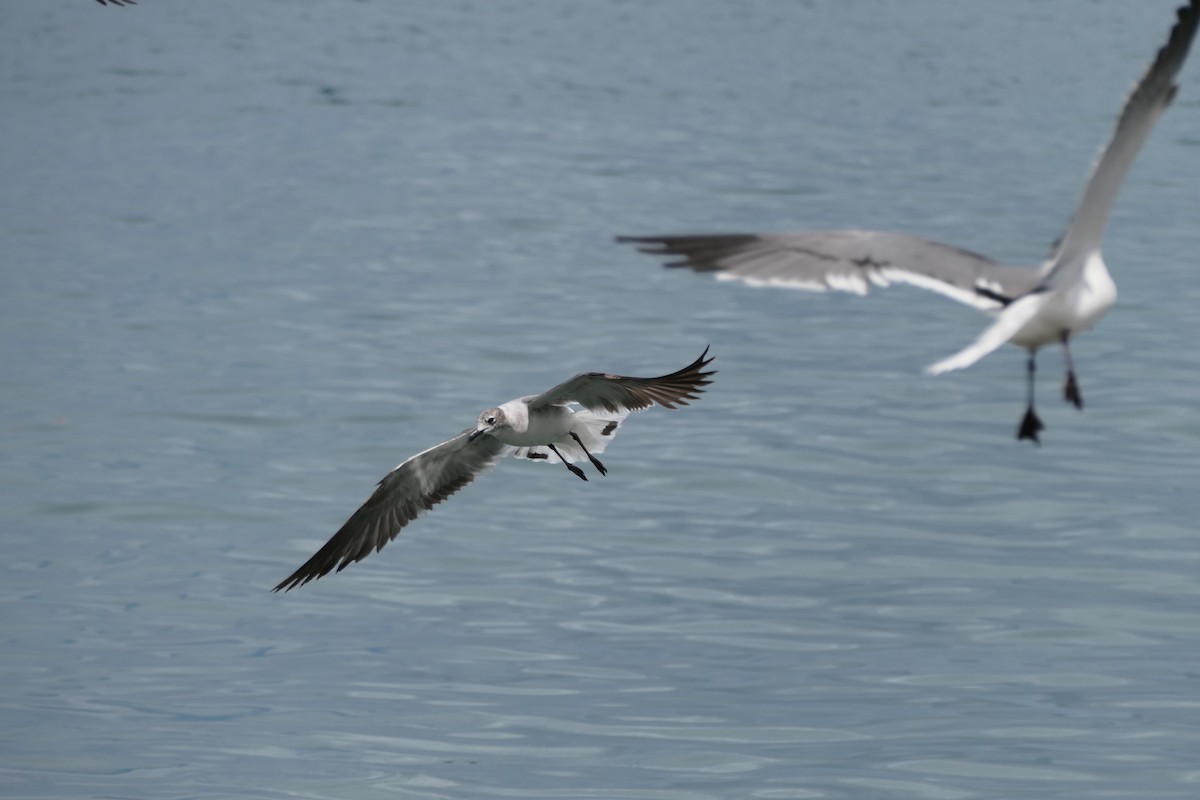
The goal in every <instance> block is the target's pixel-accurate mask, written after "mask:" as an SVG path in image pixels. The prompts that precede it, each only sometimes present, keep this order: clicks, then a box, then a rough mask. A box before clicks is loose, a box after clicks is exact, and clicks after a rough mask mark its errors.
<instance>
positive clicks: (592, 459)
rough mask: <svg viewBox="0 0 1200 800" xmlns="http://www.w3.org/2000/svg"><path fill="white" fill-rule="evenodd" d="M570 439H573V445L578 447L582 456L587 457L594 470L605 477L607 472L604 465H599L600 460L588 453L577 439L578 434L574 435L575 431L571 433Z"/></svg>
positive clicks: (580, 440) (581, 441)
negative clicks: (581, 451)
mask: <svg viewBox="0 0 1200 800" xmlns="http://www.w3.org/2000/svg"><path fill="white" fill-rule="evenodd" d="M571 438H572V439H574V440H575V443H576V444H578V445H579V448H580V449H581V450H583V454H584V455H585V456H587V457H588V461H590V462H592V465H593V466H594V467H595V468H596V469H598V470H600V474H601V475H607V474H608V470H606V469H605V468H604V465H603V464H601V463H600V459H598V458H596V457H595V456H594V455H592V454H591V453H589V452H588V449H587V447H585V446H584V444H583V440H582V439H580V438H579V434H577V433H575V431H571Z"/></svg>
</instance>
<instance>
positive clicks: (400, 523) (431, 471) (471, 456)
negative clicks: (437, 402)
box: [272, 428, 512, 592]
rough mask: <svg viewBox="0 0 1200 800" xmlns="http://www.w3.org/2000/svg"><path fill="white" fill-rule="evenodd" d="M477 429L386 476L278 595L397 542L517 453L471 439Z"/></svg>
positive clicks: (482, 438)
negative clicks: (403, 532) (419, 520)
mask: <svg viewBox="0 0 1200 800" xmlns="http://www.w3.org/2000/svg"><path fill="white" fill-rule="evenodd" d="M473 430H474V429H473V428H468V429H467V430H465V431H463V432H462V433H460V434H459V435H458V436H455V437H454V438H453V439H449V440H447V441H445V442H442V443H441V444H439V445H437V446H436V447H431V448H429V449H428V450H426V451H424V452H422V453H418V454H417V455H415V456H413V457H412V458H410V459H408V460H407V461H405V462H404V463H403V464H401V465H400V466H398V467H396V468H395V469H394V470H392V471H391V472H389V473H388V474H387V475H386V476H384V478H383V480H381V481H380V482H379V486H378V487H376V489H375V493H374V494H372V495H371V496H370V497H369V498H368V499H367V502H365V503H363V504H362V507H361V508H359V509H358V511H355V512H354V515H353V516H351V517H350V519H348V520H346V524H344V525H343V526H342V527H341V529H340V530H339V531H338V532H337V533H335V534H334V535H333V538H331V539H330V540H329V541H328V542H326V543H325V546H324V547H322V548H321V549H320V550H318V551H317V552H316V554H315V555H314V556H313V557H312V558H310V559H309V560H308V561H306V562H304V565H303V566H302V567H300V569H298V570H296V571H295V572H293V573H292V574H291V575H289V576H288V577H287V578H285V579H284V580H283V581H281V582H280V583H279V585H278V586H276V587H275V588H274V589H273V590H272V591H276V592H278V591H279V590H280V589H283V590H285V591H287V590H289V589H293V588H295V587H296V586H303V585H304V584H306V583H308V582H309V581H311V580H314V579H316V578H319V577H321V576H322V575H326V574H328V573H329V572H330V571H331V570H333V569H334V568H335V567H336V568H337V570H338V571H339V572H341V571H342V570H343V569H345V568H346V567H347V566H349V565H350V564H353V563H354V562H355V561H361V560H362V559H364V558H366V557H367V556H369V555H370V554H371V553H372V552H374V551H377V550H382V549H383V546H384V545H385V544H387V543H388V542H390V541H391V540H392V539H395V538H396V535H397V534H399V533H400V529H401V528H403V527H404V526H405V525H407V524H408V523H410V522H412V521H413V520H414V519H416V518H417V517H419V516H421V514H423V513H425V512H426V511H428V510H429V509H431V508H433V507H434V506H435V505H437V504H438V503H440V502H442V501H443V500H445V499H446V498H447V497H449V496H450V495H452V494H454V493H455V492H457V491H458V490H459V489H461V488H462V487H464V486H466V485H467V484H468V483H470V482H471V481H473V480H475V476H477V475H479V474H480V473H481V472H483V471H485V470H486V469H488V468H489V467H491V466H492V465H493V464H495V463H496V461H497V460H498V459H499V458H500V457H501V456H503V455H505V454H507V453H508V452H510V451H511V450H512V448H511V447H509V446H508V445H505V444H502V443H500V442H498V441H496V439H495V438H493V437H491V436H487V435H484V436H478V437H476V438H475V440H474V441H471V440H469V439H468V438H467V436H468V434H470V433H472V432H473Z"/></svg>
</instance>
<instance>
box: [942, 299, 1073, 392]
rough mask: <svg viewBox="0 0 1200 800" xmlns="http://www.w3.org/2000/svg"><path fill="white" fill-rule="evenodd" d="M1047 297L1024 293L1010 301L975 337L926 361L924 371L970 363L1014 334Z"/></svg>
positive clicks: (959, 366)
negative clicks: (949, 353)
mask: <svg viewBox="0 0 1200 800" xmlns="http://www.w3.org/2000/svg"><path fill="white" fill-rule="evenodd" d="M1049 297H1050V295H1049V293H1047V292H1038V293H1036V294H1027V295H1025V296H1024V297H1021V298H1020V299H1018V300H1017V301H1015V302H1013V303H1011V304H1010V305H1009V306H1008V307H1007V308H1005V309H1004V310H1003V311H1001V312H1000V313H999V314H998V315H997V316H996V321H995V322H993V323H992V324H991V325H990V326H989V327H988V328H987V329H985V330H984V332H983V333H981V334H979V338H977V339H976V340H975V341H973V342H971V344H969V345H967V346H966V347H964V348H963V349H962V350H959V351H958V352H957V353H955V354H954V355H952V356H950V357H949V358H943V359H942V360H941V361H938V362H937V363H935V364H930V365H929V366H928V367H926V368H925V374H926V375H941V374H942V373H943V372H953V371H954V370H956V369H964V368H966V367H969V366H971V365H972V364H974V363H975V362H976V361H978V360H979V359H981V358H983V357H984V356H986V355H987V354H988V353H990V352H992V351H993V350H995V349H996V348H998V347H1000V345H1002V344H1004V343H1005V342H1007V341H1009V340H1011V339H1012V338H1013V337H1014V336H1016V335H1017V332H1018V331H1020V330H1021V328H1023V327H1024V326H1025V323H1027V322H1029V320H1031V319H1033V318H1034V317H1035V316H1037V313H1038V311H1040V310H1041V308H1042V306H1043V305H1044V304H1045V303H1046V300H1048V299H1049Z"/></svg>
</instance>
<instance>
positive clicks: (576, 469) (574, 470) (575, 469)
mask: <svg viewBox="0 0 1200 800" xmlns="http://www.w3.org/2000/svg"><path fill="white" fill-rule="evenodd" d="M546 446H547V447H549V448H550V449H551V450H552V451H554V455H556V456H558V457H559V458H562V462H563V464H566V466H567V469H569V470H571V472H572V473H574V475H575V477H577V478H579V479H580V480H584V481H586V480H587V475H584V474H583V470H581V469H580V468H579V467H577V466H575V465H574V464H572V463H571V462H569V461H567V460H566V459H565V458H563V454H562V453H560V452H558V448H557V447H555V446H554V445H552V444H548V445H546Z"/></svg>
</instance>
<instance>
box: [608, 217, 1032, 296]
mask: <svg viewBox="0 0 1200 800" xmlns="http://www.w3.org/2000/svg"><path fill="white" fill-rule="evenodd" d="M617 241H619V242H624V243H629V244H633V245H635V246H637V248H638V250H640V251H641V252H643V253H648V254H650V255H654V256H667V257H671V258H672V259H673V260H670V261H667V262H666V263H665V266H667V267H675V268H679V267H687V268H690V269H693V270H695V271H696V272H715V273H717V277H719V278H723V279H727V280H741V281H745V282H746V283H749V284H753V285H759V286H783V287H791V288H797V289H807V290H809V291H818V292H821V291H826V290H829V289H835V290H840V291H846V292H853V293H854V294H867V292H868V291H869V290H870V288H871V287H872V286H877V287H885V286H889V285H891V284H894V283H905V284H909V285H911V286H916V287H918V288H921V289H928V290H931V291H935V292H938V293H939V294H942V295H944V296H946V297H949V298H951V299H953V300H957V301H959V302H960V303H966V304H967V305H971V306H975V307H976V308H980V309H983V310H995V309H998V308H1001V307H1003V305H1004V303H1005V300H1006V299H1011V298H1015V297H1017V296H1019V295H1021V294H1024V293H1025V292H1027V291H1029V290H1031V289H1033V288H1034V287H1035V286H1036V285H1037V274H1036V271H1035V270H1033V269H1030V268H1028V267H1011V266H1006V265H1004V264H998V263H996V262H995V261H993V260H992V259H990V258H988V257H987V256H984V255H980V254H979V253H974V252H971V251H970V250H964V249H962V248H960V247H954V246H952V245H948V244H942V243H941V242H935V241H932V240H930V239H922V238H921V237H919V236H912V235H909V234H907V233H894V232H889V231H860V230H840V231H808V232H804V233H774V234H744V233H742V234H709V235H699V236H620V237H617Z"/></svg>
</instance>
